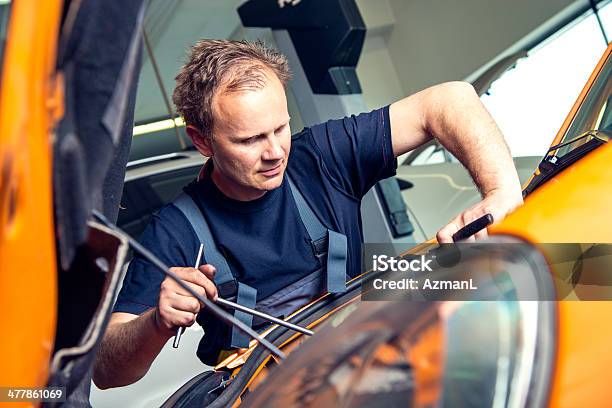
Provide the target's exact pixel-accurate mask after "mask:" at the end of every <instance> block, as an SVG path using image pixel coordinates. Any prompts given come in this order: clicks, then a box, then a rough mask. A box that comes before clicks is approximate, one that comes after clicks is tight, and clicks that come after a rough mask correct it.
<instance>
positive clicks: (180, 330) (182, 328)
mask: <svg viewBox="0 0 612 408" xmlns="http://www.w3.org/2000/svg"><path fill="white" fill-rule="evenodd" d="M203 252H204V244H200V250H199V251H198V257H197V258H196V261H195V266H194V268H196V269H198V267H199V266H200V262H201V261H202V253H203ZM183 333H185V326H179V327H177V329H176V334H175V335H174V342H173V343H172V347H174V348H178V346H179V343H180V342H181V336H182V335H183Z"/></svg>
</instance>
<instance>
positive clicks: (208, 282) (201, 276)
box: [166, 265, 218, 300]
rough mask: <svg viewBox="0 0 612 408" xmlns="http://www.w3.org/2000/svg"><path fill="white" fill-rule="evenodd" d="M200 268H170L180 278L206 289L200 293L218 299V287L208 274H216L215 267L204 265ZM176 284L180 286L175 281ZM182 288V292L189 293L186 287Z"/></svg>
mask: <svg viewBox="0 0 612 408" xmlns="http://www.w3.org/2000/svg"><path fill="white" fill-rule="evenodd" d="M200 268H201V269H195V268H170V270H171V271H173V272H174V273H176V274H177V275H178V276H179V278H181V279H182V280H183V281H185V282H189V283H192V284H194V285H197V286H199V287H200V288H202V289H204V294H202V293H200V292H198V293H200V294H202V295H205V296H206V297H207V298H208V299H211V300H217V296H218V295H217V287H216V286H215V284H214V282H213V281H212V279H211V278H209V277H208V276H207V274H208V275H209V276H214V273H215V269H214V267H213V266H211V265H203V266H201V267H200ZM202 269H203V270H204V271H202ZM166 280H167V279H166ZM175 285H176V286H177V287H180V286H179V285H178V284H177V283H175ZM181 290H182V291H183V292H180V293H182V294H185V295H188V294H189V292H186V291H185V290H184V289H182V288H181Z"/></svg>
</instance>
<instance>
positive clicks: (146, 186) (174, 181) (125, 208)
mask: <svg viewBox="0 0 612 408" xmlns="http://www.w3.org/2000/svg"><path fill="white" fill-rule="evenodd" d="M200 167H201V166H200V165H197V166H191V167H187V168H182V169H178V170H172V171H166V172H163V173H158V174H154V175H151V176H146V177H141V178H138V179H135V180H131V181H128V182H126V183H125V186H124V187H123V196H122V197H121V209H120V210H119V217H118V220H117V225H119V227H121V228H122V229H123V230H124V231H126V232H127V233H128V234H130V235H131V236H132V237H134V238H138V237H140V235H141V234H142V232H143V231H144V229H145V227H146V226H147V224H148V223H149V221H150V219H151V215H152V214H153V213H154V212H155V211H157V210H159V209H160V208H161V207H163V206H164V205H166V204H168V203H170V202H171V201H172V200H174V199H175V198H176V197H177V196H178V195H179V194H180V193H181V191H182V188H183V187H184V186H185V185H187V184H188V183H189V182H191V181H192V180H194V179H195V178H196V177H197V174H198V171H199V170H200Z"/></svg>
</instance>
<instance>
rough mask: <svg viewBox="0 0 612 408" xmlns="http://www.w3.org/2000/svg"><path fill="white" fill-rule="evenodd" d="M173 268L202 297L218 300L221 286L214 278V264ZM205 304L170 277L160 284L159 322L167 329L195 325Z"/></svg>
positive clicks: (173, 271)
mask: <svg viewBox="0 0 612 408" xmlns="http://www.w3.org/2000/svg"><path fill="white" fill-rule="evenodd" d="M170 271H171V272H172V273H174V274H175V275H177V277H178V278H179V279H180V280H181V281H182V282H183V284H185V285H186V286H187V287H188V288H189V289H191V290H192V291H193V292H195V293H196V294H198V295H199V296H201V297H204V298H207V299H212V300H216V299H217V287H216V286H215V284H214V282H213V281H212V278H213V277H214V274H215V270H214V267H212V266H211V265H203V266H201V267H200V268H199V269H196V268H182V267H174V268H170ZM202 306H203V305H201V304H200V302H199V301H198V299H197V298H196V297H194V296H193V295H192V294H191V293H190V292H189V291H188V290H186V289H185V288H183V287H182V286H181V285H180V284H179V283H177V282H176V281H175V280H174V279H172V278H170V277H166V279H164V280H163V282H162V283H161V286H160V292H159V301H158V307H157V309H158V311H157V315H158V318H157V321H158V325H159V326H162V327H164V328H165V329H166V330H172V328H174V327H176V326H191V325H192V324H193V322H194V321H195V317H196V315H197V313H198V312H199V311H200V309H201V308H202Z"/></svg>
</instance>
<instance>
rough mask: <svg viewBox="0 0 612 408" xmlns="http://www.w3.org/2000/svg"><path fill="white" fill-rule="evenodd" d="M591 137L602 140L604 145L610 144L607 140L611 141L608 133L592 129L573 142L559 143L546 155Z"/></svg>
mask: <svg viewBox="0 0 612 408" xmlns="http://www.w3.org/2000/svg"><path fill="white" fill-rule="evenodd" d="M602 135H603V136H604V137H605V139H604V138H602V137H601V136H602ZM589 136H590V137H592V138H595V139H598V140H601V141H602V142H604V143H606V142H608V140H606V139H609V136H608V135H607V134H606V133H604V131H601V130H597V129H591V130H587V131H586V132H584V133H583V134H581V135H579V136H576V137H575V138H573V139H572V140H568V141H567V142H562V143H559V144H556V145H554V146H552V147H551V148H550V149H548V151H547V152H546V154H548V153H550V152H554V151H555V150H557V149H559V148H561V147H564V146H567V145H571V144H572V143H575V142H577V141H579V140H581V139H584V138H585V137H589Z"/></svg>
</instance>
